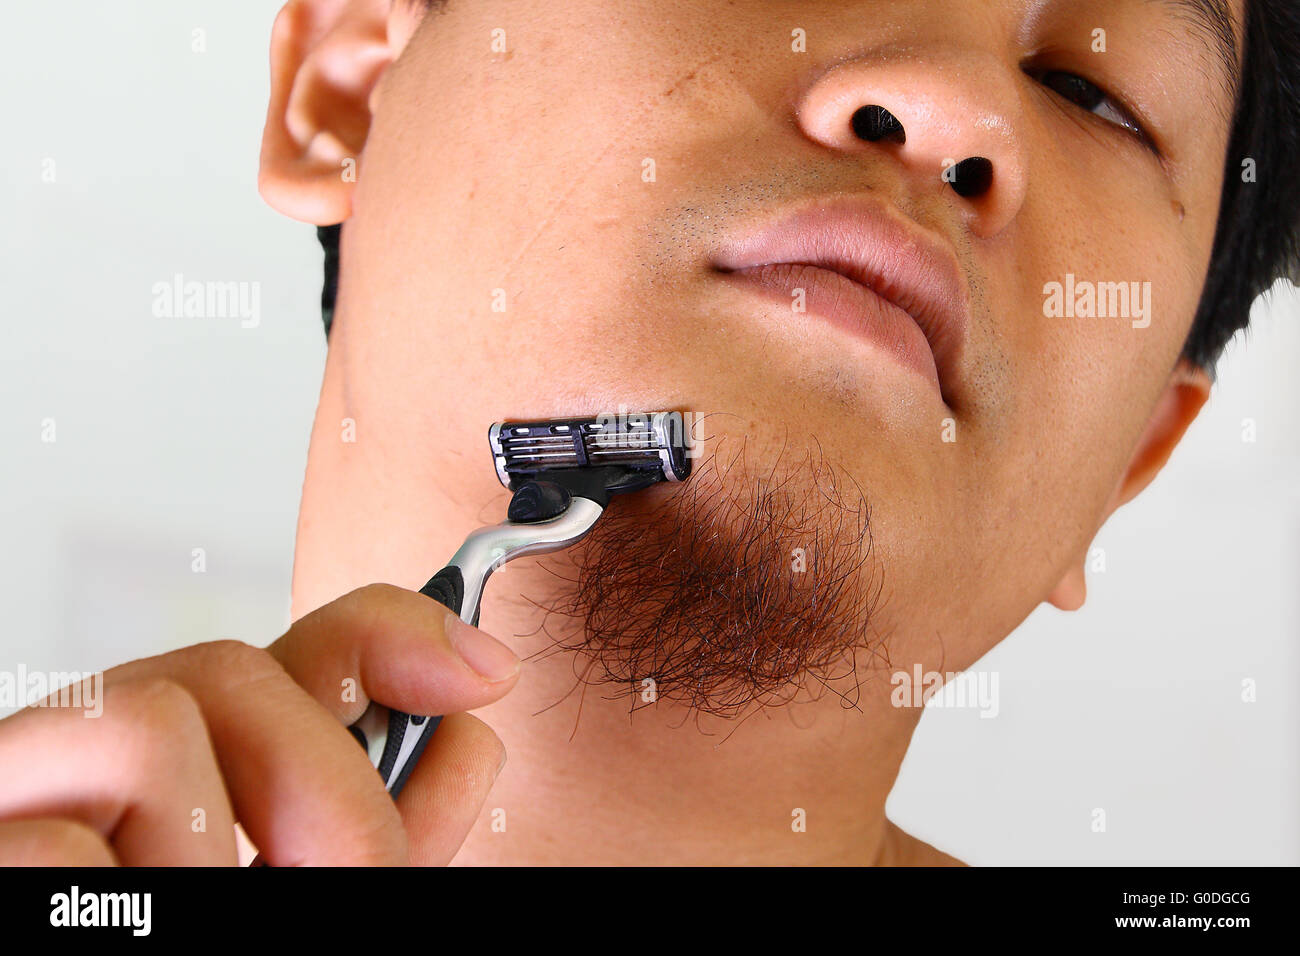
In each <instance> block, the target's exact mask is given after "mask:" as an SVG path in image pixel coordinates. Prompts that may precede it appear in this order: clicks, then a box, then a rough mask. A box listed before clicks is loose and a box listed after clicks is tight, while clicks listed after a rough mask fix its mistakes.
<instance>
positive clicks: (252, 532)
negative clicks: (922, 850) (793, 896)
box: [0, 0, 1300, 865]
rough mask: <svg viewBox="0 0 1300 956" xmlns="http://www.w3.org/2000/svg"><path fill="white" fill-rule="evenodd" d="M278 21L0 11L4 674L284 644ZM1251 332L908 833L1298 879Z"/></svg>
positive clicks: (1279, 452)
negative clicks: (1072, 605)
mask: <svg viewBox="0 0 1300 956" xmlns="http://www.w3.org/2000/svg"><path fill="white" fill-rule="evenodd" d="M277 8H278V4H276V3H274V2H268V0H241V2H239V3H229V2H217V0H207V2H198V0H189V2H185V3H175V2H165V0H136V2H118V3H114V4H103V3H95V2H89V0H82V2H69V3H59V4H50V3H46V4H38V3H21V4H13V5H10V7H9V8H8V9H7V10H6V13H5V19H6V25H5V28H4V30H3V31H0V54H2V55H0V80H2V81H3V85H4V89H5V90H6V97H5V99H6V109H5V114H6V124H5V125H6V135H5V137H4V138H5V147H4V149H2V150H0V168H2V169H3V173H4V181H5V190H4V193H3V194H2V195H0V222H3V231H2V239H0V242H3V247H2V248H0V303H2V304H3V305H2V307H3V309H4V313H5V315H4V322H3V328H4V330H5V342H4V345H3V347H2V348H0V395H2V396H3V403H2V404H0V448H3V449H4V455H3V465H2V466H0V508H2V509H3V515H4V517H3V524H0V528H3V532H2V534H3V544H2V545H0V581H3V597H4V607H5V626H4V630H3V632H2V633H3V636H0V670H13V669H14V668H16V667H17V666H18V665H19V664H20V663H21V664H22V665H23V666H25V667H27V668H28V669H29V670H73V669H76V670H93V669H98V668H107V667H109V666H111V665H113V664H115V663H119V662H121V661H123V660H125V659H128V658H132V657H138V656H142V655H146V654H153V653H158V652H161V651H165V650H170V649H172V648H176V647H180V646H183V645H185V644H190V643H194V642H198V641H204V640H210V639H213V638H217V637H237V638H240V639H243V640H246V641H249V642H250V643H255V644H265V643H267V642H269V641H270V640H271V639H272V638H273V637H274V636H276V635H277V634H278V633H280V631H281V630H282V629H283V628H284V626H285V625H286V624H287V623H288V593H289V576H290V569H291V559H292V554H293V534H294V522H295V517H296V509H297V504H298V496H299V491H300V487H301V480H302V472H303V466H304V463H305V459H306V449H307V438H308V432H309V426H310V422H311V416H312V413H313V410H314V407H315V401H316V396H317V391H318V387H319V381H320V375H321V371H322V367H323V362H324V356H325V342H324V337H323V333H322V329H321V323H320V312H319V308H318V297H319V293H320V281H321V268H320V263H321V257H320V252H319V247H318V246H317V244H316V241H315V237H314V235H313V232H312V230H311V229H310V228H309V227H305V226H301V225H296V224H293V223H290V222H288V221H287V220H284V219H281V218H280V217H279V216H277V215H276V214H274V213H272V212H271V211H270V210H269V209H268V208H267V207H265V206H264V205H263V204H262V202H261V200H260V199H259V198H258V195H257V190H256V163H257V153H258V143H259V136H260V133H261V127H262V119H263V114H264V110H265V104H266V96H267V48H268V38H269V33H270V25H271V21H272V19H273V17H274V13H275V11H276V9H277ZM196 30H197V31H202V33H201V34H196V33H195V31H196ZM200 40H201V43H202V45H203V46H204V48H205V49H204V50H203V51H202V52H196V51H195V49H194V47H195V46H196V44H198V43H199V42H200ZM51 178H52V180H53V181H48V180H50V179H51ZM177 273H181V274H182V275H184V276H185V277H186V279H187V280H189V279H197V280H200V281H205V280H221V281H237V282H256V283H259V284H260V295H261V302H260V313H261V314H260V322H259V324H258V325H257V326H256V327H255V328H245V327H243V326H242V324H241V322H240V321H239V319H237V318H233V319H166V318H156V317H155V316H154V314H153V312H152V306H153V301H154V295H153V292H152V289H153V286H154V284H155V283H158V282H171V281H172V279H173V277H174V276H175V275H176V274H177ZM1256 313H1257V314H1256V318H1255V325H1254V329H1253V331H1252V332H1251V334H1250V336H1249V338H1248V339H1246V340H1244V341H1243V340H1238V341H1237V342H1234V343H1233V345H1232V346H1231V347H1230V350H1229V353H1228V355H1227V357H1226V358H1225V360H1224V362H1223V363H1222V366H1221V372H1220V382H1219V384H1218V386H1217V387H1216V394H1215V396H1214V398H1213V399H1212V400H1211V403H1210V405H1209V407H1208V408H1207V409H1206V411H1205V413H1203V415H1202V417H1201V419H1200V420H1199V421H1198V422H1197V423H1196V424H1195V425H1194V426H1193V428H1192V431H1191V433H1190V436H1189V437H1188V439H1187V440H1186V441H1185V443H1184V445H1183V446H1182V447H1181V448H1180V449H1179V451H1178V452H1177V453H1176V454H1175V456H1174V459H1173V461H1172V462H1171V464H1170V465H1169V467H1168V468H1167V469H1166V471H1165V473H1164V474H1163V475H1162V476H1161V477H1160V478H1159V479H1158V480H1157V482H1156V484H1155V485H1154V487H1153V488H1151V489H1150V490H1149V491H1148V492H1147V493H1146V494H1145V495H1143V496H1142V497H1141V498H1140V499H1139V500H1138V501H1137V502H1136V503H1134V504H1132V505H1130V506H1129V507H1127V508H1124V509H1123V510H1122V511H1121V512H1120V513H1119V514H1118V515H1117V516H1116V517H1115V518H1114V519H1112V521H1111V522H1110V523H1109V524H1108V525H1107V526H1106V527H1105V528H1104V529H1103V531H1102V533H1101V535H1100V537H1099V539H1098V541H1097V547H1100V548H1103V549H1104V552H1105V563H1106V570H1105V572H1104V573H1094V574H1091V575H1090V576H1089V599H1088V603H1087V605H1086V607H1085V608H1084V610H1082V611H1081V612H1079V613H1077V614H1073V615H1067V614H1062V613H1059V612H1056V611H1054V610H1052V609H1050V608H1041V609H1040V610H1039V611H1038V612H1036V613H1035V614H1034V615H1032V616H1031V617H1030V619H1029V620H1028V621H1027V622H1026V623H1025V624H1024V625H1023V626H1022V627H1021V628H1020V629H1019V630H1018V631H1017V632H1016V633H1014V634H1013V635H1012V636H1011V637H1009V638H1008V639H1007V640H1006V641H1004V642H1003V643H1002V645H1001V646H999V647H998V648H997V649H996V650H995V651H994V652H993V653H992V654H990V655H989V656H988V657H986V658H985V659H984V661H982V662H981V664H980V668H981V669H982V670H991V671H996V672H997V674H998V677H999V691H1000V700H999V707H1000V713H999V714H998V716H997V717H996V719H981V718H980V716H979V712H978V711H977V710H973V709H968V710H953V709H949V710H938V709H935V708H931V709H930V710H929V712H928V713H927V714H926V716H925V719H924V720H923V721H922V724H921V728H920V731H919V732H918V734H917V736H916V740H915V744H914V746H913V748H912V751H911V753H910V754H909V757H908V760H907V763H906V765H905V767H904V770H903V774H902V777H901V778H900V780H899V783H898V785H897V787H896V789H895V792H894V794H893V796H892V798H891V800H890V807H889V809H890V813H891V816H892V817H893V819H894V820H895V822H897V823H899V824H900V825H901V826H902V827H903V828H904V829H907V830H909V831H911V832H913V833H916V834H917V835H919V836H922V837H924V838H926V839H929V840H930V841H932V842H934V843H935V844H937V845H938V846H940V847H941V848H943V849H945V850H948V851H949V852H952V853H954V854H956V855H957V856H959V857H961V858H963V859H965V860H967V861H969V862H972V863H976V864H985V865H992V864H1018V863H1042V864H1064V863H1082V864H1176V865H1181V864H1290V865H1295V864H1297V863H1300V693H1298V692H1297V686H1296V678H1297V675H1298V674H1300V587H1297V585H1298V584H1300V480H1298V479H1300V378H1298V377H1297V375H1296V362H1297V358H1300V298H1298V297H1297V295H1296V293H1295V290H1293V289H1291V288H1290V287H1285V288H1282V287H1279V289H1278V290H1277V292H1276V294H1275V295H1274V297H1273V298H1272V299H1271V301H1268V302H1266V303H1261V304H1259V305H1257V309H1256ZM1247 419H1249V420H1251V421H1253V423H1254V429H1255V441H1253V442H1247V441H1243V431H1244V428H1246V427H1247V426H1245V425H1244V424H1243V423H1244V422H1245V420H1247ZM51 420H52V422H53V437H54V439H55V440H54V441H47V440H43V439H45V438H49V437H50V421H51ZM195 549H203V556H204V560H205V562H206V571H205V572H204V573H201V574H200V573H194V571H193V570H192V567H193V563H194V560H195V556H194V555H195ZM1248 680H1249V681H1254V682H1255V687H1256V697H1257V699H1256V700H1255V702H1253V703H1247V702H1244V701H1243V699H1242V697H1243V682H1244V681H1248ZM7 712H9V710H8V709H0V715H2V714H3V713H7ZM16 769H17V768H12V767H6V768H3V769H2V770H0V772H6V773H11V772H15V770H16ZM1098 808H1100V809H1102V810H1104V811H1105V817H1106V830H1105V832H1104V833H1097V832H1093V821H1094V811H1095V810H1096V809H1098Z"/></svg>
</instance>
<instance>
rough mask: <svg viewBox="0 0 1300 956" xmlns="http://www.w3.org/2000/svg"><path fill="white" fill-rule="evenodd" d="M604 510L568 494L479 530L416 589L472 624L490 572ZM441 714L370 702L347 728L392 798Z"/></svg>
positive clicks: (579, 534)
mask: <svg viewBox="0 0 1300 956" xmlns="http://www.w3.org/2000/svg"><path fill="white" fill-rule="evenodd" d="M603 511H604V509H603V508H602V507H601V506H600V505H599V504H597V503H596V502H594V501H592V500H590V499H589V498H582V497H577V496H575V497H573V498H571V499H570V500H569V505H568V507H567V508H566V509H565V510H564V512H563V513H561V514H559V515H557V516H556V517H554V518H549V519H547V520H544V521H535V522H517V521H504V522H502V523H501V524H499V525H492V526H489V527H486V528H479V529H478V530H477V531H474V532H472V533H471V534H470V536H469V537H468V538H466V539H465V543H464V544H462V545H461V546H460V550H459V551H457V552H456V553H455V554H454V555H452V558H451V560H450V561H449V562H447V566H446V567H445V568H443V569H442V570H441V571H439V572H438V573H437V574H435V575H434V576H433V577H432V578H430V579H429V581H428V583H427V584H425V586H424V587H422V588H420V593H421V594H424V595H427V596H428V597H431V598H433V599H434V600H435V601H437V602H439V603H440V604H444V605H446V606H447V607H448V608H450V609H451V610H452V611H455V612H456V614H457V615H459V617H460V619H461V620H462V621H464V622H465V623H466V624H469V625H471V626H474V627H477V626H478V614H479V604H480V602H481V600H482V597H483V585H484V584H485V583H486V582H487V579H488V578H489V577H490V576H491V575H492V572H493V571H495V570H496V569H497V568H499V567H500V566H501V565H503V564H505V563H506V562H507V561H513V560H514V559H515V558H521V557H523V556H524V555H528V554H545V553H547V552H550V551H559V550H561V549H563V548H567V547H569V546H570V545H572V544H575V543H576V542H578V541H579V540H581V539H582V538H583V536H585V535H586V534H587V532H588V531H590V530H591V529H592V526H593V525H595V523H596V519H598V518H599V517H600V515H601V513H602V512H603ZM441 720H442V718H441V717H435V716H420V715H414V714H406V713H402V712H401V711H399V710H391V709H389V708H387V707H384V706H383V705H381V704H378V703H374V702H371V704H370V706H369V707H368V708H366V712H365V713H364V714H362V715H361V719H360V720H358V721H357V722H356V723H355V724H353V725H352V726H351V727H350V728H348V729H349V730H350V731H351V732H352V735H353V736H354V737H356V738H357V740H358V742H360V744H361V746H363V747H365V748H366V751H367V753H369V755H370V762H371V763H372V764H374V766H375V767H376V768H377V769H378V770H379V775H380V776H381V777H382V778H383V781H384V787H385V788H386V789H387V790H388V792H389V793H390V794H392V796H393V797H394V799H395V798H396V797H397V794H398V793H400V792H401V789H402V787H403V786H405V784H406V780H407V777H409V776H410V775H411V771H412V770H413V769H414V768H415V764H416V762H417V761H418V760H419V759H420V754H422V753H423V752H424V748H425V746H426V745H427V744H428V743H429V739H430V738H431V737H432V736H433V732H434V730H436V729H437V727H438V723H439V721H441Z"/></svg>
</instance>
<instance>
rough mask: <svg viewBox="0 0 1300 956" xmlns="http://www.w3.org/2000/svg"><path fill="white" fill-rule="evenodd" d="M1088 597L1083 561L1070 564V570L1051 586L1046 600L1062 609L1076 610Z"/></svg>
mask: <svg viewBox="0 0 1300 956" xmlns="http://www.w3.org/2000/svg"><path fill="white" fill-rule="evenodd" d="M1087 597H1088V580H1087V578H1086V577H1085V576H1084V573H1083V562H1079V563H1078V564H1075V565H1071V566H1070V570H1068V571H1066V572H1065V576H1064V577H1063V578H1061V580H1060V581H1058V582H1057V584H1056V587H1054V588H1052V593H1051V594H1049V595H1048V596H1047V600H1048V601H1049V602H1050V603H1051V604H1053V605H1055V606H1056V607H1057V608H1058V609H1060V610H1062V611H1077V610H1079V608H1081V607H1083V602H1084V601H1085V600H1086V599H1087Z"/></svg>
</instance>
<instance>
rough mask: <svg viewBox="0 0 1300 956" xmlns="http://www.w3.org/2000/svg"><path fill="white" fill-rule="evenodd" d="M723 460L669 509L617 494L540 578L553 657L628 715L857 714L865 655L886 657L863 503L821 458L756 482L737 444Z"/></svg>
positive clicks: (701, 468)
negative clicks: (876, 622)
mask: <svg viewBox="0 0 1300 956" xmlns="http://www.w3.org/2000/svg"><path fill="white" fill-rule="evenodd" d="M720 452H721V450H720V449H719V451H718V452H715V453H714V454H713V455H712V456H711V457H709V458H708V459H706V460H705V461H704V462H702V463H697V464H696V467H695V473H694V474H693V475H692V477H691V478H690V480H689V481H688V482H686V483H685V484H684V485H682V486H678V487H674V488H672V489H671V490H670V491H668V494H667V496H666V497H661V498H659V499H658V500H656V501H651V502H648V503H647V502H645V501H644V500H643V501H640V502H638V501H636V499H638V498H641V499H644V498H646V497H649V493H647V494H644V495H636V496H632V498H630V499H620V498H618V497H617V496H616V497H615V498H614V500H613V501H612V502H611V506H610V508H609V509H608V510H607V512H606V513H605V515H604V516H603V517H602V518H601V519H600V521H598V522H597V523H596V527H595V529H594V530H593V531H592V532H591V534H590V535H589V536H588V538H587V539H586V540H585V542H584V543H583V545H582V546H581V547H579V548H578V549H575V551H574V552H570V555H571V557H570V560H571V561H572V562H573V563H572V564H569V565H567V566H566V567H564V568H562V569H555V568H552V569H551V570H552V573H555V574H557V575H559V576H560V577H562V578H564V579H565V582H566V584H565V586H564V587H562V588H561V589H560V591H559V597H557V598H555V599H553V600H550V601H548V602H545V603H544V604H542V606H543V608H544V609H545V610H546V611H547V617H546V622H547V623H546V624H544V625H543V626H544V629H545V630H546V632H547V634H548V635H549V636H550V637H551V639H552V640H553V641H554V645H553V647H552V648H551V651H550V653H555V652H563V651H569V652H572V654H573V659H574V671H575V676H576V677H577V679H578V683H579V684H586V685H593V684H601V685H622V686H621V688H618V689H615V688H614V687H611V688H610V690H611V691H612V692H611V693H609V694H607V695H606V696H609V697H614V696H616V695H622V694H628V695H630V697H631V701H632V709H638V708H640V707H644V706H649V705H651V704H652V703H657V702H659V701H673V702H678V703H682V704H685V705H687V706H688V707H689V708H691V709H692V710H693V711H694V712H696V713H697V715H698V714H711V715H716V716H719V717H724V718H737V717H741V716H745V715H747V714H749V713H751V712H753V710H754V709H755V708H756V707H757V708H763V707H769V706H776V705H780V704H784V703H789V702H792V701H794V700H805V699H815V698H817V697H820V696H822V695H823V694H825V693H835V694H839V695H840V696H841V698H842V699H843V701H844V702H845V706H853V705H854V704H855V702H856V695H857V691H858V689H859V681H858V680H857V675H858V668H859V667H860V666H861V661H860V658H861V657H862V655H863V653H864V652H865V653H866V654H867V655H868V657H875V656H882V655H883V641H882V640H878V639H872V638H870V637H869V636H868V635H869V633H870V631H869V624H870V621H871V618H872V617H873V614H874V612H875V610H876V608H877V606H878V604H879V601H880V594H881V585H882V581H881V579H880V576H879V574H878V573H877V571H878V569H877V568H875V567H874V565H873V564H872V563H871V562H870V557H871V539H870V532H869V512H868V508H867V503H866V500H865V498H864V497H863V495H862V493H861V491H860V489H858V487H857V486H856V484H854V483H853V482H852V481H851V480H850V479H848V478H847V477H846V476H845V475H844V474H843V473H842V472H841V471H838V470H837V469H834V468H832V467H830V466H828V465H827V464H825V462H824V461H823V460H822V459H821V457H820V454H818V455H812V454H810V455H808V456H807V457H805V458H804V460H803V461H801V462H799V463H798V464H795V465H793V466H791V467H785V468H778V467H776V466H769V467H768V468H767V469H766V470H764V471H763V472H761V473H760V474H758V475H755V474H752V473H751V472H750V471H749V468H748V466H747V465H746V463H745V454H744V446H743V445H742V446H741V448H740V451H739V452H738V453H736V454H735V455H734V456H732V457H730V458H728V459H726V460H724V459H722V458H721V457H720ZM779 464H780V462H779V461H778V465H779ZM661 487H662V486H661ZM553 616H558V617H559V618H562V619H567V622H566V621H561V622H559V623H560V624H562V625H563V624H565V623H567V625H568V626H561V627H559V628H557V627H555V626H554V624H555V623H556V622H554V621H553ZM557 632H558V633H557Z"/></svg>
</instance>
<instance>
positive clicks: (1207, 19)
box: [1156, 0, 1241, 101]
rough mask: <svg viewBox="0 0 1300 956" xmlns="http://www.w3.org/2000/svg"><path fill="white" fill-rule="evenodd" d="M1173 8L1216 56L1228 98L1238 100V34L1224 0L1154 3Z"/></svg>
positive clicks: (1163, 1)
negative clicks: (1221, 70) (1219, 63)
mask: <svg viewBox="0 0 1300 956" xmlns="http://www.w3.org/2000/svg"><path fill="white" fill-rule="evenodd" d="M1156 2H1158V3H1161V4H1163V5H1165V6H1168V7H1172V8H1173V9H1174V12H1175V13H1176V14H1177V15H1178V16H1180V17H1182V18H1183V19H1185V20H1187V21H1188V22H1189V23H1190V24H1191V25H1192V27H1193V28H1195V30H1196V32H1198V33H1199V34H1200V35H1201V39H1203V40H1204V41H1205V43H1206V44H1207V45H1208V46H1209V47H1211V48H1212V49H1214V50H1215V51H1216V52H1217V53H1218V57H1219V60H1220V62H1221V64H1222V66H1223V74H1224V80H1225V81H1226V84H1227V92H1228V96H1229V98H1230V99H1231V100H1234V101H1235V100H1236V98H1237V86H1238V84H1239V83H1240V81H1241V60H1240V56H1239V53H1238V50H1237V33H1236V31H1235V30H1234V29H1233V20H1232V10H1231V9H1230V8H1229V7H1228V3H1227V0H1156Z"/></svg>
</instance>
